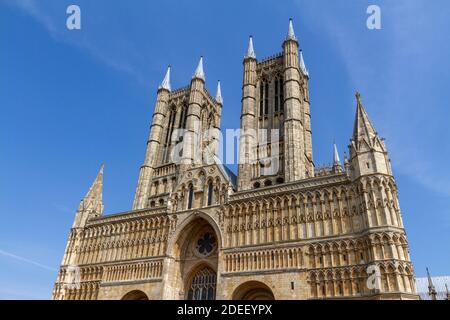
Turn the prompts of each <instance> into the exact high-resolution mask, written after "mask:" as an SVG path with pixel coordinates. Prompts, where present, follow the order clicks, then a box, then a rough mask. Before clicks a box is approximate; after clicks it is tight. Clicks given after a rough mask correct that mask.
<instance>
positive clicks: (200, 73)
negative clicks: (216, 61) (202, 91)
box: [192, 56, 205, 81]
mask: <svg viewBox="0 0 450 320" xmlns="http://www.w3.org/2000/svg"><path fill="white" fill-rule="evenodd" d="M192 78H198V79H202V80H203V81H205V72H204V71H203V56H201V57H200V61H199V62H198V66H197V69H196V70H195V73H194V76H193V77H192Z"/></svg>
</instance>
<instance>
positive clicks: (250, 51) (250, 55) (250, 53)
mask: <svg viewBox="0 0 450 320" xmlns="http://www.w3.org/2000/svg"><path fill="white" fill-rule="evenodd" d="M245 58H252V59H256V55H255V50H254V49H253V36H251V35H250V37H249V40H248V49H247V55H246V56H245Z"/></svg>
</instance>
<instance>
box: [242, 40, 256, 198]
mask: <svg viewBox="0 0 450 320" xmlns="http://www.w3.org/2000/svg"><path fill="white" fill-rule="evenodd" d="M243 64H244V79H243V84H242V109H241V131H240V142H239V161H238V190H241V191H242V190H249V189H250V188H251V179H252V172H251V166H252V165H253V163H254V161H256V158H255V146H256V141H255V135H254V132H256V121H255V118H256V84H257V75H256V64H257V61H256V55H255V51H254V48H253V38H252V36H250V38H249V41H248V50H247V55H246V56H245V57H244V61H243Z"/></svg>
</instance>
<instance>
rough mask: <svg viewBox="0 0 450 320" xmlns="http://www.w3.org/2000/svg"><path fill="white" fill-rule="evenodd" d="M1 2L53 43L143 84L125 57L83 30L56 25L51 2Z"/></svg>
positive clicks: (9, 0)
mask: <svg viewBox="0 0 450 320" xmlns="http://www.w3.org/2000/svg"><path fill="white" fill-rule="evenodd" d="M2 1H4V3H6V4H7V5H8V6H10V7H13V8H17V9H19V10H21V11H22V12H24V13H25V14H27V15H29V16H31V17H32V18H33V19H35V20H36V21H37V22H38V23H40V24H41V25H43V26H44V28H45V29H46V30H47V31H48V32H49V34H50V36H51V37H52V38H53V39H54V40H55V41H58V42H61V43H65V44H68V45H71V46H74V47H77V48H79V49H81V50H83V51H84V52H86V53H88V54H89V55H91V56H92V57H93V58H94V59H96V60H97V61H100V62H101V63H103V64H104V65H106V66H108V67H110V68H113V69H114V70H116V71H119V72H124V73H126V74H128V75H130V76H132V77H134V78H135V79H136V81H138V82H139V83H140V84H145V77H144V75H143V74H142V72H141V69H140V68H139V67H138V66H136V65H135V64H133V63H132V62H131V61H130V60H128V59H127V56H122V55H119V54H117V52H114V51H112V50H109V49H107V48H104V47H102V46H101V45H100V44H99V41H96V39H95V38H94V36H93V34H92V33H89V34H86V33H81V32H83V30H81V31H68V30H67V29H65V23H56V21H57V20H56V17H55V16H54V15H52V14H51V13H50V12H52V11H51V10H50V9H51V8H50V4H51V2H50V4H48V2H47V4H43V2H39V1H37V0H2ZM58 18H61V17H58ZM68 32H78V33H79V35H78V36H77V37H70V36H68ZM121 45H128V46H130V44H129V43H125V41H123V42H121ZM129 49H130V50H123V51H125V52H130V53H131V52H132V53H134V54H135V55H136V54H137V53H136V50H134V48H132V47H130V48H129Z"/></svg>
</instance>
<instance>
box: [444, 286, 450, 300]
mask: <svg viewBox="0 0 450 320" xmlns="http://www.w3.org/2000/svg"><path fill="white" fill-rule="evenodd" d="M445 295H446V298H447V300H449V301H450V292H449V291H448V287H447V284H445Z"/></svg>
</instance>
